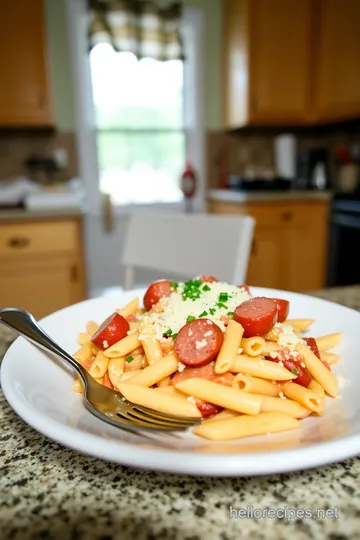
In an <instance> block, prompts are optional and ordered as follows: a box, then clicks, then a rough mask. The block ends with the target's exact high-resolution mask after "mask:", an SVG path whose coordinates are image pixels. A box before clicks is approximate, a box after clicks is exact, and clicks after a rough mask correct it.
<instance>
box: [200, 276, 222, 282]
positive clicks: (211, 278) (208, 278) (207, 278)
mask: <svg viewBox="0 0 360 540" xmlns="http://www.w3.org/2000/svg"><path fill="white" fill-rule="evenodd" d="M200 279H201V281H202V282H203V283H215V282H216V281H218V280H217V279H216V278H215V277H214V276H200Z"/></svg>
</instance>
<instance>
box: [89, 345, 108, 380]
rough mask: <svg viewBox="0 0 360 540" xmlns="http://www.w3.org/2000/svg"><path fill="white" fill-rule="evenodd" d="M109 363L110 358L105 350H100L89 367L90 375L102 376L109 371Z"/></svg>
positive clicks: (97, 377) (95, 377) (96, 377)
mask: <svg viewBox="0 0 360 540" xmlns="http://www.w3.org/2000/svg"><path fill="white" fill-rule="evenodd" d="M108 364H109V358H107V357H106V356H105V355H104V353H103V351H99V352H98V353H97V355H96V356H95V360H94V361H93V363H92V364H91V368H90V369H89V373H90V375H91V376H92V377H94V379H100V378H102V377H103V376H104V375H105V373H106V372H107V369H108Z"/></svg>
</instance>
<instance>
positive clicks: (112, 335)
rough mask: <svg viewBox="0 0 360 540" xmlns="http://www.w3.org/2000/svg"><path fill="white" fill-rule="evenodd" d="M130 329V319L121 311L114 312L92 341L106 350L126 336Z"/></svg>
mask: <svg viewBox="0 0 360 540" xmlns="http://www.w3.org/2000/svg"><path fill="white" fill-rule="evenodd" d="M129 330H130V325H129V323H128V321H127V320H126V319H125V318H124V317H123V316H122V315H120V314H119V313H113V314H112V315H110V317H108V318H107V319H105V321H104V322H103V323H102V324H101V325H100V327H99V328H98V330H97V331H96V332H95V334H94V335H93V337H92V338H91V341H92V342H93V343H94V345H96V346H97V347H99V349H102V350H105V349H107V348H108V347H111V345H114V343H116V342H117V341H120V339H122V338H124V337H125V336H126V335H127V333H128V331H129Z"/></svg>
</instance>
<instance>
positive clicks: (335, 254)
mask: <svg viewBox="0 0 360 540" xmlns="http://www.w3.org/2000/svg"><path fill="white" fill-rule="evenodd" d="M329 247H330V249H329V265H328V280H327V281H328V286H330V287H333V286H342V285H355V284H358V283H360V257H359V255H358V251H359V247H360V191H357V192H355V193H351V194H348V193H338V194H335V195H334V198H333V201H332V210H331V217H330V246H329Z"/></svg>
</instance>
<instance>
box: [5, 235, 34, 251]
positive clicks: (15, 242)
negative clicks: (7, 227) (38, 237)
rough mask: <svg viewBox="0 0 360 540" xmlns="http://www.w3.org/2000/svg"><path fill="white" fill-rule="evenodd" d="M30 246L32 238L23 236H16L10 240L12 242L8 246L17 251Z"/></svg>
mask: <svg viewBox="0 0 360 540" xmlns="http://www.w3.org/2000/svg"><path fill="white" fill-rule="evenodd" d="M29 244H30V238H24V237H21V236H14V238H10V240H9V241H8V245H9V246H10V247H11V248H17V249H19V248H20V249H21V248H25V247H26V246H28V245H29Z"/></svg>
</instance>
